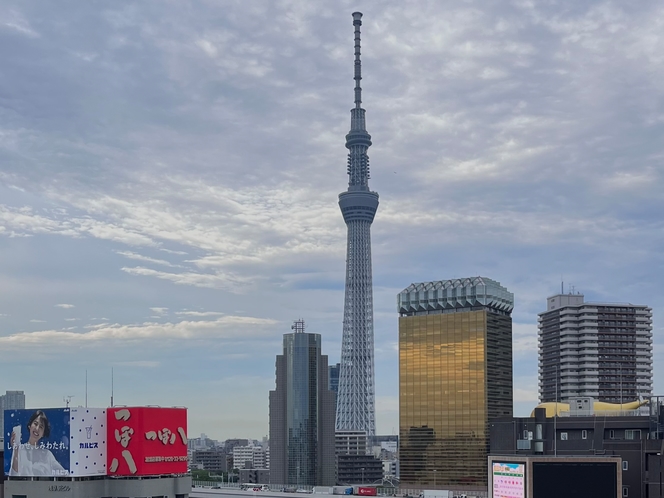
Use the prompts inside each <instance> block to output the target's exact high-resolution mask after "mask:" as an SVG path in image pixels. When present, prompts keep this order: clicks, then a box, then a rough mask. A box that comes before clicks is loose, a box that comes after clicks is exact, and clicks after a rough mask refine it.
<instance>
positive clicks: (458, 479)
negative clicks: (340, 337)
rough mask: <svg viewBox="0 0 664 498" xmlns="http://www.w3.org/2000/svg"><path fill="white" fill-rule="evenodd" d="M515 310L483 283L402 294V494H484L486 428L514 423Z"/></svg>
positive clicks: (501, 292)
mask: <svg viewBox="0 0 664 498" xmlns="http://www.w3.org/2000/svg"><path fill="white" fill-rule="evenodd" d="M513 307H514V295H513V294H512V293H510V292H508V291H507V289H505V288H504V287H503V286H501V285H500V283H498V282H496V281H494V280H491V279H488V278H484V277H473V278H466V279H456V280H443V281H438V282H426V283H418V284H412V285H410V286H409V287H408V288H406V289H404V290H403V291H402V292H401V293H400V294H399V295H398V310H399V315H400V318H399V440H400V447H399V461H400V467H401V472H400V473H401V483H402V486H403V487H408V486H409V485H412V486H413V487H419V488H427V489H428V488H450V487H451V488H452V489H455V488H456V489H474V488H482V487H484V488H486V486H487V455H488V445H489V432H488V422H489V420H491V419H494V418H497V417H511V416H512V318H511V313H512V309H513Z"/></svg>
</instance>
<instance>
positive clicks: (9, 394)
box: [0, 391, 25, 435]
mask: <svg viewBox="0 0 664 498" xmlns="http://www.w3.org/2000/svg"><path fill="white" fill-rule="evenodd" d="M24 408H25V393H24V392H23V391H6V392H5V394H3V395H2V396H0V435H3V434H4V433H5V416H4V411H5V410H22V409H24Z"/></svg>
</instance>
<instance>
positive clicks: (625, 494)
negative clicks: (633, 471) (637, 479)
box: [623, 486, 629, 496]
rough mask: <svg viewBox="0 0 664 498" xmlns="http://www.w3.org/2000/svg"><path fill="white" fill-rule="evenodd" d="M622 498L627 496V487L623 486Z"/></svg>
mask: <svg viewBox="0 0 664 498" xmlns="http://www.w3.org/2000/svg"><path fill="white" fill-rule="evenodd" d="M623 496H629V488H628V487H627V486H623Z"/></svg>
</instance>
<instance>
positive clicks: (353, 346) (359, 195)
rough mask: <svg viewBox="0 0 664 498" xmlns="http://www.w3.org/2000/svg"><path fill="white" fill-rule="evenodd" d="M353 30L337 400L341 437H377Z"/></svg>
mask: <svg viewBox="0 0 664 498" xmlns="http://www.w3.org/2000/svg"><path fill="white" fill-rule="evenodd" d="M353 26H355V76H354V79H355V107H354V108H353V109H351V111H350V132H348V135H346V148H347V149H348V150H349V154H348V176H349V179H348V190H347V191H346V192H342V193H341V194H339V207H340V208H341V214H342V215H343V217H344V221H345V222H346V226H347V227H348V241H347V249H346V296H345V300H344V321H343V337H342V340H341V368H340V372H339V391H338V394H337V419H336V429H337V431H365V432H366V433H367V435H369V436H373V435H375V434H376V408H375V397H376V395H375V382H374V331H373V287H372V278H371V223H372V222H373V219H374V215H375V214H376V209H377V208H378V194H377V193H376V192H372V191H370V190H369V157H368V156H367V149H368V148H369V146H370V145H371V135H369V134H368V133H367V130H366V126H365V121H364V114H365V111H364V109H362V107H361V105H362V88H361V87H360V80H361V79H362V64H361V62H360V26H362V14H361V13H360V12H354V13H353Z"/></svg>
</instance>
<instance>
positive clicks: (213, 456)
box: [191, 448, 229, 472]
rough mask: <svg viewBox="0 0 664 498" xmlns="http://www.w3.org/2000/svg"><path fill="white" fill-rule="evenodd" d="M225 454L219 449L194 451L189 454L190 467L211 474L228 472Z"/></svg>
mask: <svg viewBox="0 0 664 498" xmlns="http://www.w3.org/2000/svg"><path fill="white" fill-rule="evenodd" d="M226 456H227V455H226V452H225V451H224V450H222V449H221V448H215V449H212V450H194V451H192V452H191V464H192V467H196V468H199V469H202V470H209V471H211V472H228V470H229V469H228V466H227V459H226Z"/></svg>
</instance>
